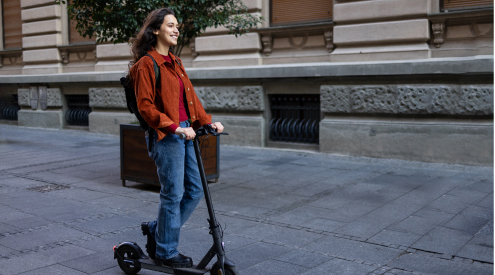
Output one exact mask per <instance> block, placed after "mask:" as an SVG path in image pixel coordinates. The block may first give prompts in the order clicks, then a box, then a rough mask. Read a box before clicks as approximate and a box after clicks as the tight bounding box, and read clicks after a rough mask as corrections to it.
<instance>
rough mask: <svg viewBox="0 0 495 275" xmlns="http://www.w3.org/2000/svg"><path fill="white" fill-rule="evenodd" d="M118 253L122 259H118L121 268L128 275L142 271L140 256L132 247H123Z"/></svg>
mask: <svg viewBox="0 0 495 275" xmlns="http://www.w3.org/2000/svg"><path fill="white" fill-rule="evenodd" d="M117 253H118V254H119V256H120V257H118V258H117V262H118V263H119V266H120V268H121V269H122V271H124V272H125V273H126V274H129V275H134V274H137V273H138V272H139V271H140V270H141V263H140V262H139V260H138V259H139V256H138V255H139V254H138V253H137V251H135V250H134V249H133V248H132V247H129V246H127V245H126V246H123V247H119V249H118V250H117Z"/></svg>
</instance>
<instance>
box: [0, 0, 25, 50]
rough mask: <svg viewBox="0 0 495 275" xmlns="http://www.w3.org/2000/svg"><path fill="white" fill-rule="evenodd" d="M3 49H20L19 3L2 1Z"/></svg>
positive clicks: (13, 0)
mask: <svg viewBox="0 0 495 275" xmlns="http://www.w3.org/2000/svg"><path fill="white" fill-rule="evenodd" d="M2 8H3V41H4V49H13V48H22V20H21V1H20V0H3V6H2Z"/></svg>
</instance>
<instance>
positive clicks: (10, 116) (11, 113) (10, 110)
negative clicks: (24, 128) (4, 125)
mask: <svg viewBox="0 0 495 275" xmlns="http://www.w3.org/2000/svg"><path fill="white" fill-rule="evenodd" d="M17 98H18V97H17V95H12V98H11V104H10V105H8V106H7V107H4V108H3V110H2V119H7V120H17V112H18V111H19V110H20V109H21V106H19V104H18V103H17Z"/></svg>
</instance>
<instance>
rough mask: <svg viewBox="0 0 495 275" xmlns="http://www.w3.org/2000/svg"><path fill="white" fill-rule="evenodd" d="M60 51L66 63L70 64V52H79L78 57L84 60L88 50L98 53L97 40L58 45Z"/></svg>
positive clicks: (63, 61)
mask: <svg viewBox="0 0 495 275" xmlns="http://www.w3.org/2000/svg"><path fill="white" fill-rule="evenodd" d="M57 48H58V49H59V51H60V56H61V57H62V63H63V64H64V65H67V64H69V55H70V53H77V55H78V59H80V60H84V59H86V55H87V52H91V51H93V52H95V53H96V42H85V43H79V44H72V45H63V46H58V47H57Z"/></svg>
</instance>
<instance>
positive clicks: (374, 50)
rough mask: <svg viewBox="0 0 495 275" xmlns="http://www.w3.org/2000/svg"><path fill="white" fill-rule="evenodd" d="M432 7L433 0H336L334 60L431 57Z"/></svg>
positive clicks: (332, 57) (332, 59) (332, 58)
mask: <svg viewBox="0 0 495 275" xmlns="http://www.w3.org/2000/svg"><path fill="white" fill-rule="evenodd" d="M431 7H432V4H431V0H415V1H411V0H376V1H364V0H361V1H353V2H349V1H344V0H334V16H333V19H334V22H335V24H336V26H335V27H334V37H333V42H334V44H335V45H336V50H335V51H334V52H333V53H332V56H331V61H334V62H352V61H375V60H407V59H425V58H429V57H430V49H429V46H428V43H427V42H428V40H430V24H429V21H428V19H427V18H426V16H427V15H428V13H430V10H431Z"/></svg>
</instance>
